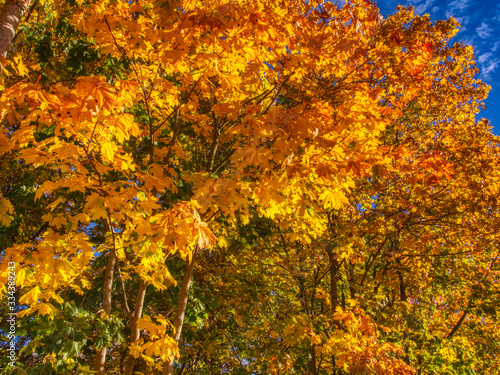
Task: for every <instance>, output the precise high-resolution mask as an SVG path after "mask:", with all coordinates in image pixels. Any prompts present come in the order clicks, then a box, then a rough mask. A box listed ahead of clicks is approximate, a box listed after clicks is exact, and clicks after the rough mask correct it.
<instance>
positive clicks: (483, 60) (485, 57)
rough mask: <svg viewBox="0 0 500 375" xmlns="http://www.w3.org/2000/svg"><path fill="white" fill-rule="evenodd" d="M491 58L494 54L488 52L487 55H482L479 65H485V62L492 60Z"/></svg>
mask: <svg viewBox="0 0 500 375" xmlns="http://www.w3.org/2000/svg"><path fill="white" fill-rule="evenodd" d="M491 56H493V54H492V53H491V52H486V53H483V54H482V55H480V56H479V57H478V58H477V62H478V63H479V64H484V63H485V62H487V61H488V60H489V59H491Z"/></svg>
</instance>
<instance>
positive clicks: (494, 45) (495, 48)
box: [490, 42, 500, 52]
mask: <svg viewBox="0 0 500 375" xmlns="http://www.w3.org/2000/svg"><path fill="white" fill-rule="evenodd" d="M499 46H500V42H495V44H493V47H491V48H490V50H491V51H492V52H495V51H496V50H497V49H498V47H499Z"/></svg>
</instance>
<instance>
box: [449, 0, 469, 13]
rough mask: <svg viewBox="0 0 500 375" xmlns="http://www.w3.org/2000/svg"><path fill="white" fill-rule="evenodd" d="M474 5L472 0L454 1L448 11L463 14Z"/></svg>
mask: <svg viewBox="0 0 500 375" xmlns="http://www.w3.org/2000/svg"><path fill="white" fill-rule="evenodd" d="M471 5H472V1H471V0H454V1H452V2H451V3H450V4H449V5H448V9H449V10H450V11H452V12H460V13H462V12H463V11H464V10H466V9H467V8H468V7H470V6H471Z"/></svg>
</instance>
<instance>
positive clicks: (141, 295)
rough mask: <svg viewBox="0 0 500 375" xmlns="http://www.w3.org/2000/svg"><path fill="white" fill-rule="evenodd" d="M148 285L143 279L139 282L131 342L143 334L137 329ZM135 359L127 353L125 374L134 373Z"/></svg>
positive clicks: (130, 374)
mask: <svg viewBox="0 0 500 375" xmlns="http://www.w3.org/2000/svg"><path fill="white" fill-rule="evenodd" d="M147 286H148V285H147V284H146V282H145V281H144V280H142V279H141V282H140V284H139V292H138V293H137V298H136V300H135V309H134V318H133V320H132V324H131V329H132V332H131V333H130V344H133V343H135V342H136V341H137V340H139V338H140V336H141V332H140V331H139V329H137V320H138V319H140V318H141V317H142V309H143V307H144V299H145V297H146V288H147ZM135 360H136V358H135V357H134V356H133V355H131V354H130V353H129V354H128V355H127V360H126V362H125V370H124V372H123V373H124V375H132V373H133V372H134V366H135Z"/></svg>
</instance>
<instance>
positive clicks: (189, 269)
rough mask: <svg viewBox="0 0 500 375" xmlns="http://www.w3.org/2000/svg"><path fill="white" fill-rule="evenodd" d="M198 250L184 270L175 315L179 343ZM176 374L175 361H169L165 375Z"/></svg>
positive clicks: (194, 252)
mask: <svg viewBox="0 0 500 375" xmlns="http://www.w3.org/2000/svg"><path fill="white" fill-rule="evenodd" d="M195 256H196V250H195V251H193V256H192V258H191V261H190V262H189V261H188V262H187V263H186V269H185V270H184V277H183V278H182V285H181V292H180V294H179V298H178V300H177V309H176V314H175V322H174V327H175V335H174V340H175V342H176V343H179V340H180V338H181V333H182V326H183V324H184V316H185V314H186V306H187V302H188V297H189V288H190V287H191V280H192V278H193V270H194V263H195ZM173 373H174V361H169V362H167V363H165V367H164V368H163V375H172V374H173Z"/></svg>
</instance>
